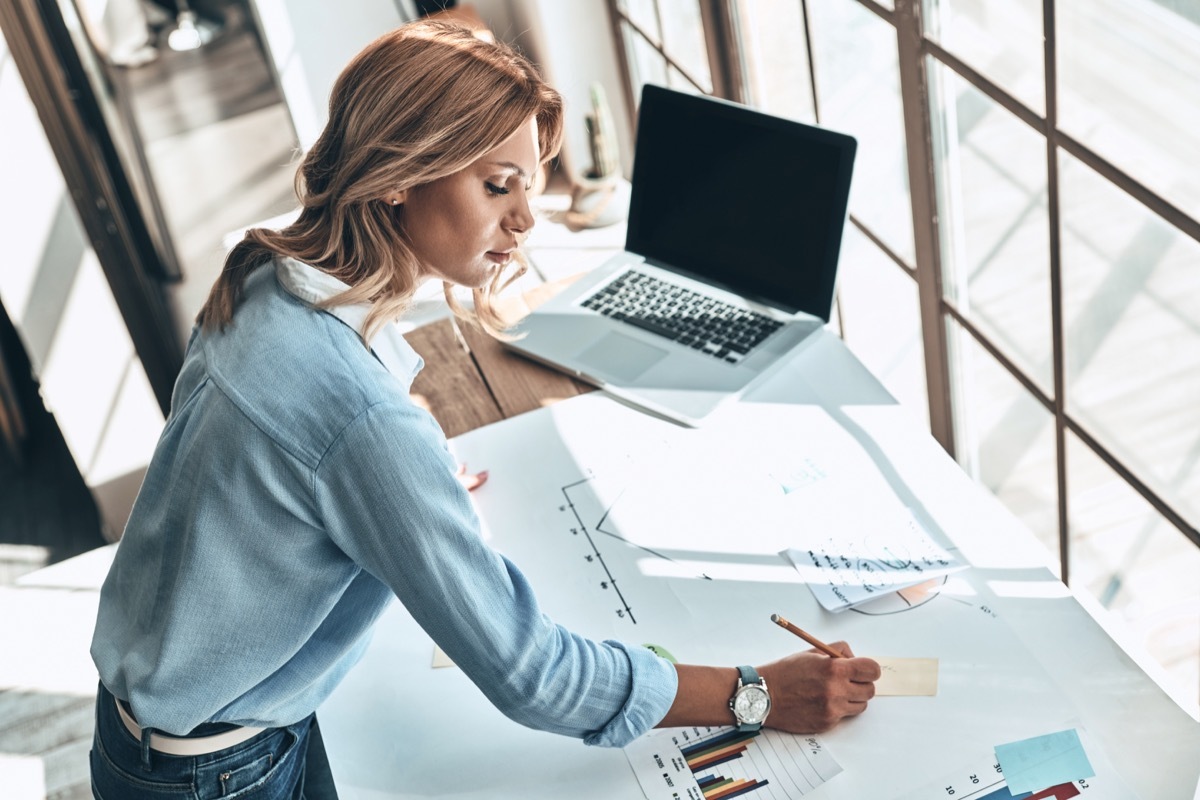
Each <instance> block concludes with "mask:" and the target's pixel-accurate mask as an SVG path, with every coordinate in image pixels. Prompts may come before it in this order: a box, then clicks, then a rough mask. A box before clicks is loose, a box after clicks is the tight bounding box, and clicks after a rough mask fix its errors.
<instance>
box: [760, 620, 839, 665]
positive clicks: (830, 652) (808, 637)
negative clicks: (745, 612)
mask: <svg viewBox="0 0 1200 800" xmlns="http://www.w3.org/2000/svg"><path fill="white" fill-rule="evenodd" d="M771 622H774V623H775V624H776V625H778V626H779V627H781V628H786V629H787V630H789V631H791V632H792V633H794V634H796V635H797V636H799V637H800V638H801V639H803V640H804V641H806V642H808V643H809V644H811V645H812V646H813V647H815V648H817V649H818V650H820V651H821V652H822V653H824V654H825V655H827V656H829V657H830V658H845V656H844V655H842V654H841V653H839V652H838V651H837V650H834V649H833V648H832V647H830V646H829V645H827V644H825V643H824V642H822V641H821V640H820V639H818V638H817V637H815V636H813V635H812V634H811V633H806V632H805V631H803V630H801V629H800V628H797V627H796V626H795V625H793V624H792V623H790V622H788V621H787V620H786V619H784V618H783V617H781V616H779V615H778V614H772V615H771Z"/></svg>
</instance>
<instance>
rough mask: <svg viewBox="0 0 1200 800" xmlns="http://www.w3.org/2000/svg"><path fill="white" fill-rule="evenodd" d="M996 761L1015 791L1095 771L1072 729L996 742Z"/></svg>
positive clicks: (1056, 782) (1026, 790)
mask: <svg viewBox="0 0 1200 800" xmlns="http://www.w3.org/2000/svg"><path fill="white" fill-rule="evenodd" d="M996 760H997V761H999V762H1000V768H1001V769H1003V770H1004V779H1005V780H1006V781H1007V782H1008V788H1009V789H1012V790H1013V791H1014V792H1037V791H1041V790H1042V789H1045V788H1046V787H1047V786H1054V785H1056V784H1060V783H1065V782H1068V781H1075V780H1079V779H1080V778H1091V777H1093V776H1094V775H1095V774H1096V771H1095V770H1094V769H1092V764H1091V762H1089V761H1088V757H1087V753H1085V752H1084V751H1083V743H1082V742H1080V741H1079V733H1078V732H1076V731H1075V729H1074V728H1072V729H1071V730H1066V731H1059V732H1058V733H1048V734H1046V735H1045V736H1035V737H1033V738H1032V739H1022V740H1021V741H1019V742H1010V743H1008V744H999V745H996Z"/></svg>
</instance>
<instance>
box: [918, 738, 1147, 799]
mask: <svg viewBox="0 0 1200 800" xmlns="http://www.w3.org/2000/svg"><path fill="white" fill-rule="evenodd" d="M1089 755H1090V756H1091V757H1092V759H1093V763H1094V765H1095V767H1096V775H1095V777H1092V778H1081V779H1078V780H1074V781H1068V782H1066V783H1060V784H1056V785H1054V786H1051V787H1048V788H1045V789H1037V790H1034V791H1014V790H1013V789H1012V788H1011V787H1010V786H1009V785H1008V780H1007V779H1006V778H1005V777H1004V771H1003V769H1002V768H1001V766H1000V762H999V761H998V760H996V759H995V758H992V757H990V756H986V755H985V756H981V757H980V758H979V760H978V761H976V762H975V763H974V764H973V765H970V766H964V767H960V768H959V769H956V770H954V771H953V772H949V773H947V774H945V775H943V776H942V777H941V778H939V779H937V780H935V781H931V782H930V783H928V784H926V785H925V786H923V787H921V788H920V789H918V790H916V791H913V792H909V793H908V794H905V795H903V796H901V797H899V798H897V800H947V799H948V798H953V800H1075V798H1079V800H1128V798H1130V797H1133V796H1134V795H1133V794H1131V793H1130V792H1129V790H1128V789H1127V788H1126V787H1125V786H1124V784H1123V783H1122V781H1121V779H1120V777H1118V776H1117V774H1116V773H1115V772H1114V771H1113V770H1112V767H1111V765H1110V764H1109V763H1108V760H1107V759H1106V758H1104V755H1103V753H1101V752H1100V750H1099V749H1098V748H1097V747H1096V746H1095V745H1094V744H1093V745H1092V747H1091V748H1090V749H1089Z"/></svg>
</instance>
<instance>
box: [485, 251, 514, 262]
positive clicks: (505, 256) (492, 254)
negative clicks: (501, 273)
mask: <svg viewBox="0 0 1200 800" xmlns="http://www.w3.org/2000/svg"><path fill="white" fill-rule="evenodd" d="M486 255H487V258H488V261H491V262H492V263H493V264H507V263H508V262H509V260H510V259H512V251H511V250H509V251H507V252H504V253H498V252H496V251H495V250H489V251H488V252H487V254H486Z"/></svg>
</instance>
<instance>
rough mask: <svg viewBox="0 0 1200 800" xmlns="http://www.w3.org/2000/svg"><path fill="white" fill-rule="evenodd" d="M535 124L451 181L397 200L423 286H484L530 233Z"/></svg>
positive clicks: (410, 192) (421, 188)
mask: <svg viewBox="0 0 1200 800" xmlns="http://www.w3.org/2000/svg"><path fill="white" fill-rule="evenodd" d="M539 155H540V153H539V151H538V130H537V120H536V119H534V118H532V117H531V118H530V119H529V122H528V123H526V124H525V125H522V126H521V127H520V128H518V129H517V131H516V133H514V134H513V135H512V136H510V137H509V138H508V139H507V140H506V141H504V142H503V143H502V144H500V145H499V146H498V147H496V148H495V149H493V150H491V151H489V152H487V153H485V154H484V155H483V156H481V157H480V158H479V159H478V160H477V161H475V162H474V163H473V164H471V165H470V166H468V167H466V168H465V169H463V170H461V171H460V172H456V173H455V174H453V175H450V176H448V177H446V178H441V179H439V180H436V181H433V182H432V183H427V184H425V185H423V186H418V187H415V188H413V189H410V190H408V191H407V192H404V193H401V194H397V195H395V196H394V198H393V199H398V200H399V201H400V202H401V203H403V219H404V231H405V234H406V237H407V239H408V241H409V243H410V244H411V246H412V248H413V251H414V252H415V253H416V256H417V259H418V261H419V262H420V265H421V267H420V272H419V275H420V276H421V278H422V279H425V278H437V279H439V280H443V281H449V282H450V283H454V284H458V285H459V286H467V287H471V288H477V287H480V286H484V285H485V284H487V283H488V282H489V281H490V280H491V279H492V276H493V275H494V274H495V273H496V271H497V270H499V269H501V268H502V267H503V266H504V265H505V264H507V263H508V261H509V260H510V259H511V258H512V253H513V251H514V250H515V249H516V248H517V245H518V244H519V238H518V237H520V238H521V239H523V238H524V234H526V233H528V231H529V229H530V228H532V227H533V222H534V219H533V215H532V214H531V213H530V211H529V197H528V193H529V189H530V185H531V183H532V181H533V175H534V171H535V170H536V169H537V167H538V157H539Z"/></svg>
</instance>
